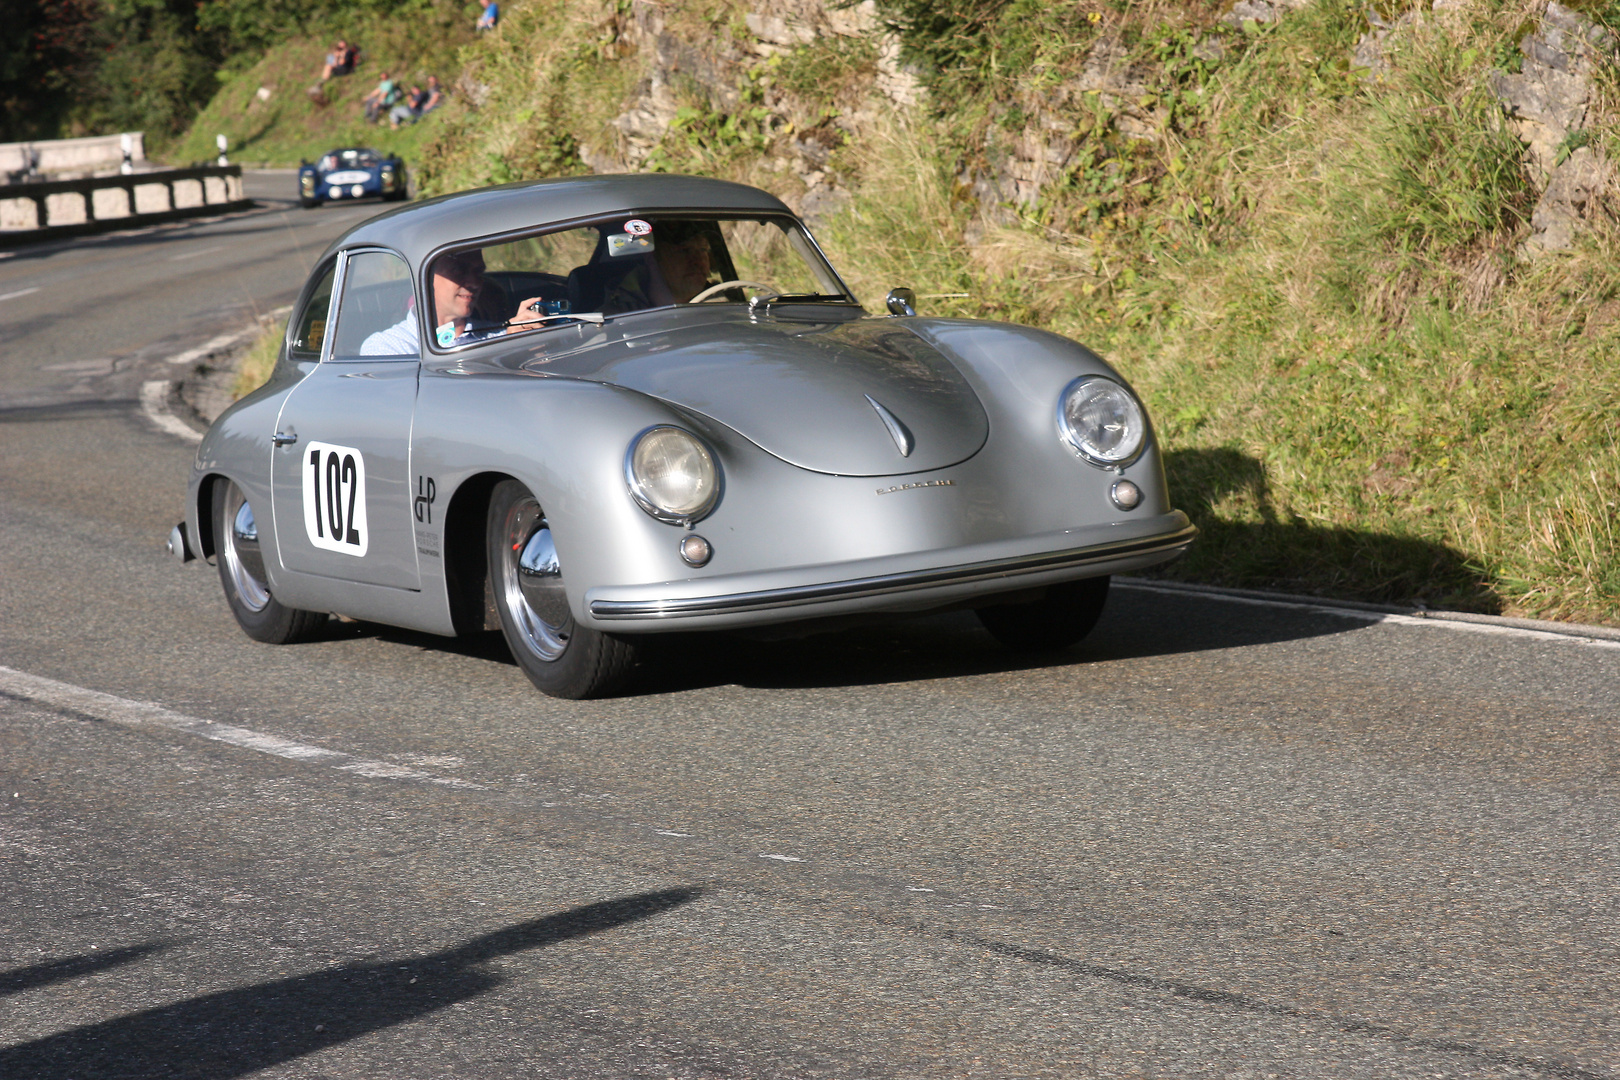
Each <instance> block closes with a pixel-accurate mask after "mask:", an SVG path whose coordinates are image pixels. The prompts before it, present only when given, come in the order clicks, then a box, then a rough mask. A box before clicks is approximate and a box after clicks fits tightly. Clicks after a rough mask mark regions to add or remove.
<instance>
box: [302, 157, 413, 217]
mask: <svg viewBox="0 0 1620 1080" xmlns="http://www.w3.org/2000/svg"><path fill="white" fill-rule="evenodd" d="M405 194H406V183H405V162H404V161H403V160H401V159H400V158H398V157H395V156H394V155H392V154H387V155H384V154H379V153H378V152H377V151H375V150H367V149H365V148H364V147H350V148H348V149H346V150H333V151H332V152H331V153H329V154H327V155H326V156H324V157H322V158H321V160H319V161H317V162H316V163H315V164H313V165H311V164H310V163H309V162H307V161H306V162H304V163H303V164H302V165H301V166H300V167H299V169H298V202H299V204H300V205H301V206H303V207H304V209H306V210H309V209H313V208H314V207H317V206H319V205H321V204H322V203H323V202H329V201H333V200H337V199H341V200H343V201H344V202H347V201H349V200H351V199H364V198H367V197H369V196H378V197H380V198H383V199H387V200H390V201H393V200H398V199H403V198H405Z"/></svg>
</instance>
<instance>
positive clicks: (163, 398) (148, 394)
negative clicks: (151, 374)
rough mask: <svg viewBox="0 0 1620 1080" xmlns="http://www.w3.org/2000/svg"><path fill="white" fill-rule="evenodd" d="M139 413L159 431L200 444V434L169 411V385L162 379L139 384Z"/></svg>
mask: <svg viewBox="0 0 1620 1080" xmlns="http://www.w3.org/2000/svg"><path fill="white" fill-rule="evenodd" d="M141 412H143V413H145V414H146V418H147V419H148V420H150V421H152V423H153V424H155V425H156V426H157V428H158V430H160V431H166V432H168V433H169V434H170V435H173V436H175V437H176V438H181V439H184V440H186V442H194V443H200V442H202V432H200V431H197V430H196V429H195V428H193V427H192V426H191V425H190V424H188V423H186V422H185V421H184V420H181V419H180V418H179V417H178V416H176V415H174V413H172V412H170V411H169V384H168V382H167V380H164V379H153V380H152V381H151V382H145V383H142V384H141Z"/></svg>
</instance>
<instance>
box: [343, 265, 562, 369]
mask: <svg viewBox="0 0 1620 1080" xmlns="http://www.w3.org/2000/svg"><path fill="white" fill-rule="evenodd" d="M483 292H484V253H483V252H481V251H477V250H474V251H459V252H456V253H454V254H452V255H441V256H439V258H438V259H436V260H434V263H433V312H434V316H435V318H438V319H439V320H441V321H440V322H439V324H438V326H437V328H436V329H435V330H434V340H435V341H437V342H438V344H439V346H440V347H441V348H450V347H451V346H454V345H467V344H470V343H472V342H474V341H483V340H484V339H485V338H492V337H498V336H500V335H501V334H505V333H507V332H509V331H511V330H517V329H522V328H525V327H526V326H527V325H528V324H530V323H537V322H539V321H540V316H539V315H537V314H535V313H533V312H531V311H530V310H529V305H530V304H533V303H535V302H536V301H539V300H543V299H544V298H543V297H539V296H531V297H529V299H527V300H525V301H523V302H522V303H521V304H519V305H518V314H517V316H516V317H515V318H514V319H513V321H512V322H510V323H499V322H489V321H486V320H475V319H474V318H473V311H474V308H475V306H476V305H477V303H478V300H479V297H480V294H482V293H483ZM475 321H477V322H479V323H481V325H476V326H475V325H474V322H475ZM420 351H421V349H420V346H419V344H418V338H417V329H416V313H415V312H414V311H407V312H406V313H405V317H404V318H403V319H401V320H400V321H399V322H397V323H395V324H394V325H393V326H390V327H388V328H387V329H386V330H379V331H377V332H376V333H375V334H372V335H371V336H370V337H368V338H366V340H365V341H363V342H361V344H360V355H361V356H415V355H417V354H418V353H419V352H420Z"/></svg>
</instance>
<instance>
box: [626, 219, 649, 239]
mask: <svg viewBox="0 0 1620 1080" xmlns="http://www.w3.org/2000/svg"><path fill="white" fill-rule="evenodd" d="M624 231H625V232H627V233H629V234H630V235H631V236H646V235H648V234H649V233H651V232H652V226H651V225H649V224H647V223H646V222H645V221H642V220H641V219H640V218H631V219H630V220H629V221H627V222H625V223H624Z"/></svg>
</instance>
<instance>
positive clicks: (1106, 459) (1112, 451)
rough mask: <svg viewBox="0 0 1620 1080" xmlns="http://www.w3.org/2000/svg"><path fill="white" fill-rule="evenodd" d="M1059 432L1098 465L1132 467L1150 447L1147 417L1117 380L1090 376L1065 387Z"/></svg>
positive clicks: (1061, 397)
mask: <svg viewBox="0 0 1620 1080" xmlns="http://www.w3.org/2000/svg"><path fill="white" fill-rule="evenodd" d="M1058 431H1059V432H1060V433H1061V434H1062V436H1063V441H1064V442H1066V443H1068V444H1069V445H1070V446H1072V447H1074V449H1075V451H1076V452H1077V453H1078V454H1079V455H1080V456H1081V457H1083V458H1085V459H1086V460H1087V461H1089V462H1091V463H1092V464H1094V465H1101V466H1103V467H1104V468H1112V467H1113V466H1115V465H1128V464H1130V463H1131V462H1132V461H1135V460H1136V458H1137V456H1138V455H1139V454H1141V453H1142V448H1143V447H1144V446H1145V445H1146V444H1147V414H1146V413H1145V412H1143V411H1142V406H1141V405H1140V404H1138V403H1137V400H1136V398H1135V396H1134V395H1132V393H1131V392H1130V391H1129V390H1127V389H1125V388H1124V387H1123V386H1121V385H1120V384H1119V383H1117V382H1115V381H1114V380H1113V379H1108V378H1104V377H1103V376H1101V375H1087V376H1084V377H1082V378H1079V379H1076V380H1074V381H1073V382H1072V383H1070V384H1069V385H1068V386H1065V387H1064V388H1063V393H1062V395H1060V396H1059V397H1058Z"/></svg>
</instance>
